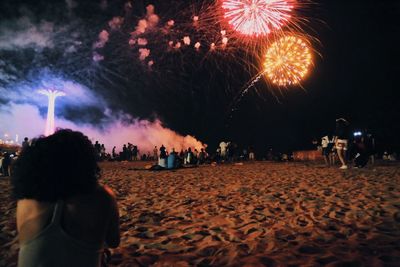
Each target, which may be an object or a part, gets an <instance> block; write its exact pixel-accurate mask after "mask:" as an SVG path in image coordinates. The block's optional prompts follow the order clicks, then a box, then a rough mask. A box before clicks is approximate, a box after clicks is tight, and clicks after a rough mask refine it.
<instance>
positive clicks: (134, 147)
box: [132, 145, 139, 161]
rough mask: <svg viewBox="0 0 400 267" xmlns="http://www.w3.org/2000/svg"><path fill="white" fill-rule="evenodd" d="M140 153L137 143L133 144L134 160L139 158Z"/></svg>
mask: <svg viewBox="0 0 400 267" xmlns="http://www.w3.org/2000/svg"><path fill="white" fill-rule="evenodd" d="M138 153H139V150H138V147H137V146H136V145H133V146H132V157H133V160H135V161H136V160H138Z"/></svg>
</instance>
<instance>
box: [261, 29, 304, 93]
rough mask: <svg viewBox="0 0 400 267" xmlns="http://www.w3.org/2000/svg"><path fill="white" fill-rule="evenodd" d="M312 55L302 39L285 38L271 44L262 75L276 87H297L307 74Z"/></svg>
mask: <svg viewBox="0 0 400 267" xmlns="http://www.w3.org/2000/svg"><path fill="white" fill-rule="evenodd" d="M311 64H312V53H311V49H310V47H309V45H308V44H307V42H306V41H304V40H303V39H302V38H299V37H295V36H286V37H282V38H280V39H279V40H278V41H276V42H275V43H273V44H272V45H271V46H270V47H269V48H268V50H267V52H266V55H265V61H264V73H265V75H266V77H267V79H268V80H269V81H271V82H272V83H273V84H275V85H278V86H289V85H298V84H300V82H301V81H302V80H303V79H304V78H305V76H306V75H307V73H308V72H309V69H310V66H311Z"/></svg>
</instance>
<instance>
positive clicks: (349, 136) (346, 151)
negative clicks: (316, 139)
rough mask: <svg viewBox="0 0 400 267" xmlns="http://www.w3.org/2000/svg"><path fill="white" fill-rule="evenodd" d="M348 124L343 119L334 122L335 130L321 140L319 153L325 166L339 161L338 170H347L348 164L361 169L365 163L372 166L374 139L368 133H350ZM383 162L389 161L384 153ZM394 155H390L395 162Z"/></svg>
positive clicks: (374, 154) (374, 150)
mask: <svg viewBox="0 0 400 267" xmlns="http://www.w3.org/2000/svg"><path fill="white" fill-rule="evenodd" d="M351 130H352V129H351V127H350V123H349V122H348V121H347V120H346V119H344V118H339V119H337V120H336V130H335V133H334V134H333V135H332V136H329V135H325V136H323V137H322V138H321V143H320V144H321V146H320V148H321V151H322V155H323V157H324V161H325V164H326V165H327V166H335V165H336V160H337V159H338V160H339V163H340V164H341V166H340V167H339V168H340V169H347V168H348V167H349V164H352V165H353V166H354V167H355V168H363V167H365V166H366V165H367V163H371V164H374V163H375V158H376V154H377V150H376V144H375V138H374V137H373V136H372V134H370V133H369V132H368V131H366V130H364V131H358V130H356V131H351ZM385 153H386V154H387V157H385ZM385 153H384V154H383V156H382V159H383V160H388V159H389V154H388V153H387V152H385ZM395 158H396V155H392V158H391V159H393V160H395Z"/></svg>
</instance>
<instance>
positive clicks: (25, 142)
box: [22, 137, 29, 149]
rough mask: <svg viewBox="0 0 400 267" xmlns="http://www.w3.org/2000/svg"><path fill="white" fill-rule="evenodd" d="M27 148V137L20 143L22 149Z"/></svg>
mask: <svg viewBox="0 0 400 267" xmlns="http://www.w3.org/2000/svg"><path fill="white" fill-rule="evenodd" d="M27 146H29V139H28V137H25V138H24V141H23V142H22V149H24V148H26V147H27Z"/></svg>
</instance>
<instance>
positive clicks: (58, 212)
mask: <svg viewBox="0 0 400 267" xmlns="http://www.w3.org/2000/svg"><path fill="white" fill-rule="evenodd" d="M63 207H64V201H62V200H58V201H57V203H56V205H55V206H54V211H53V218H52V219H51V224H52V225H60V221H61V216H62V213H63Z"/></svg>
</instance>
